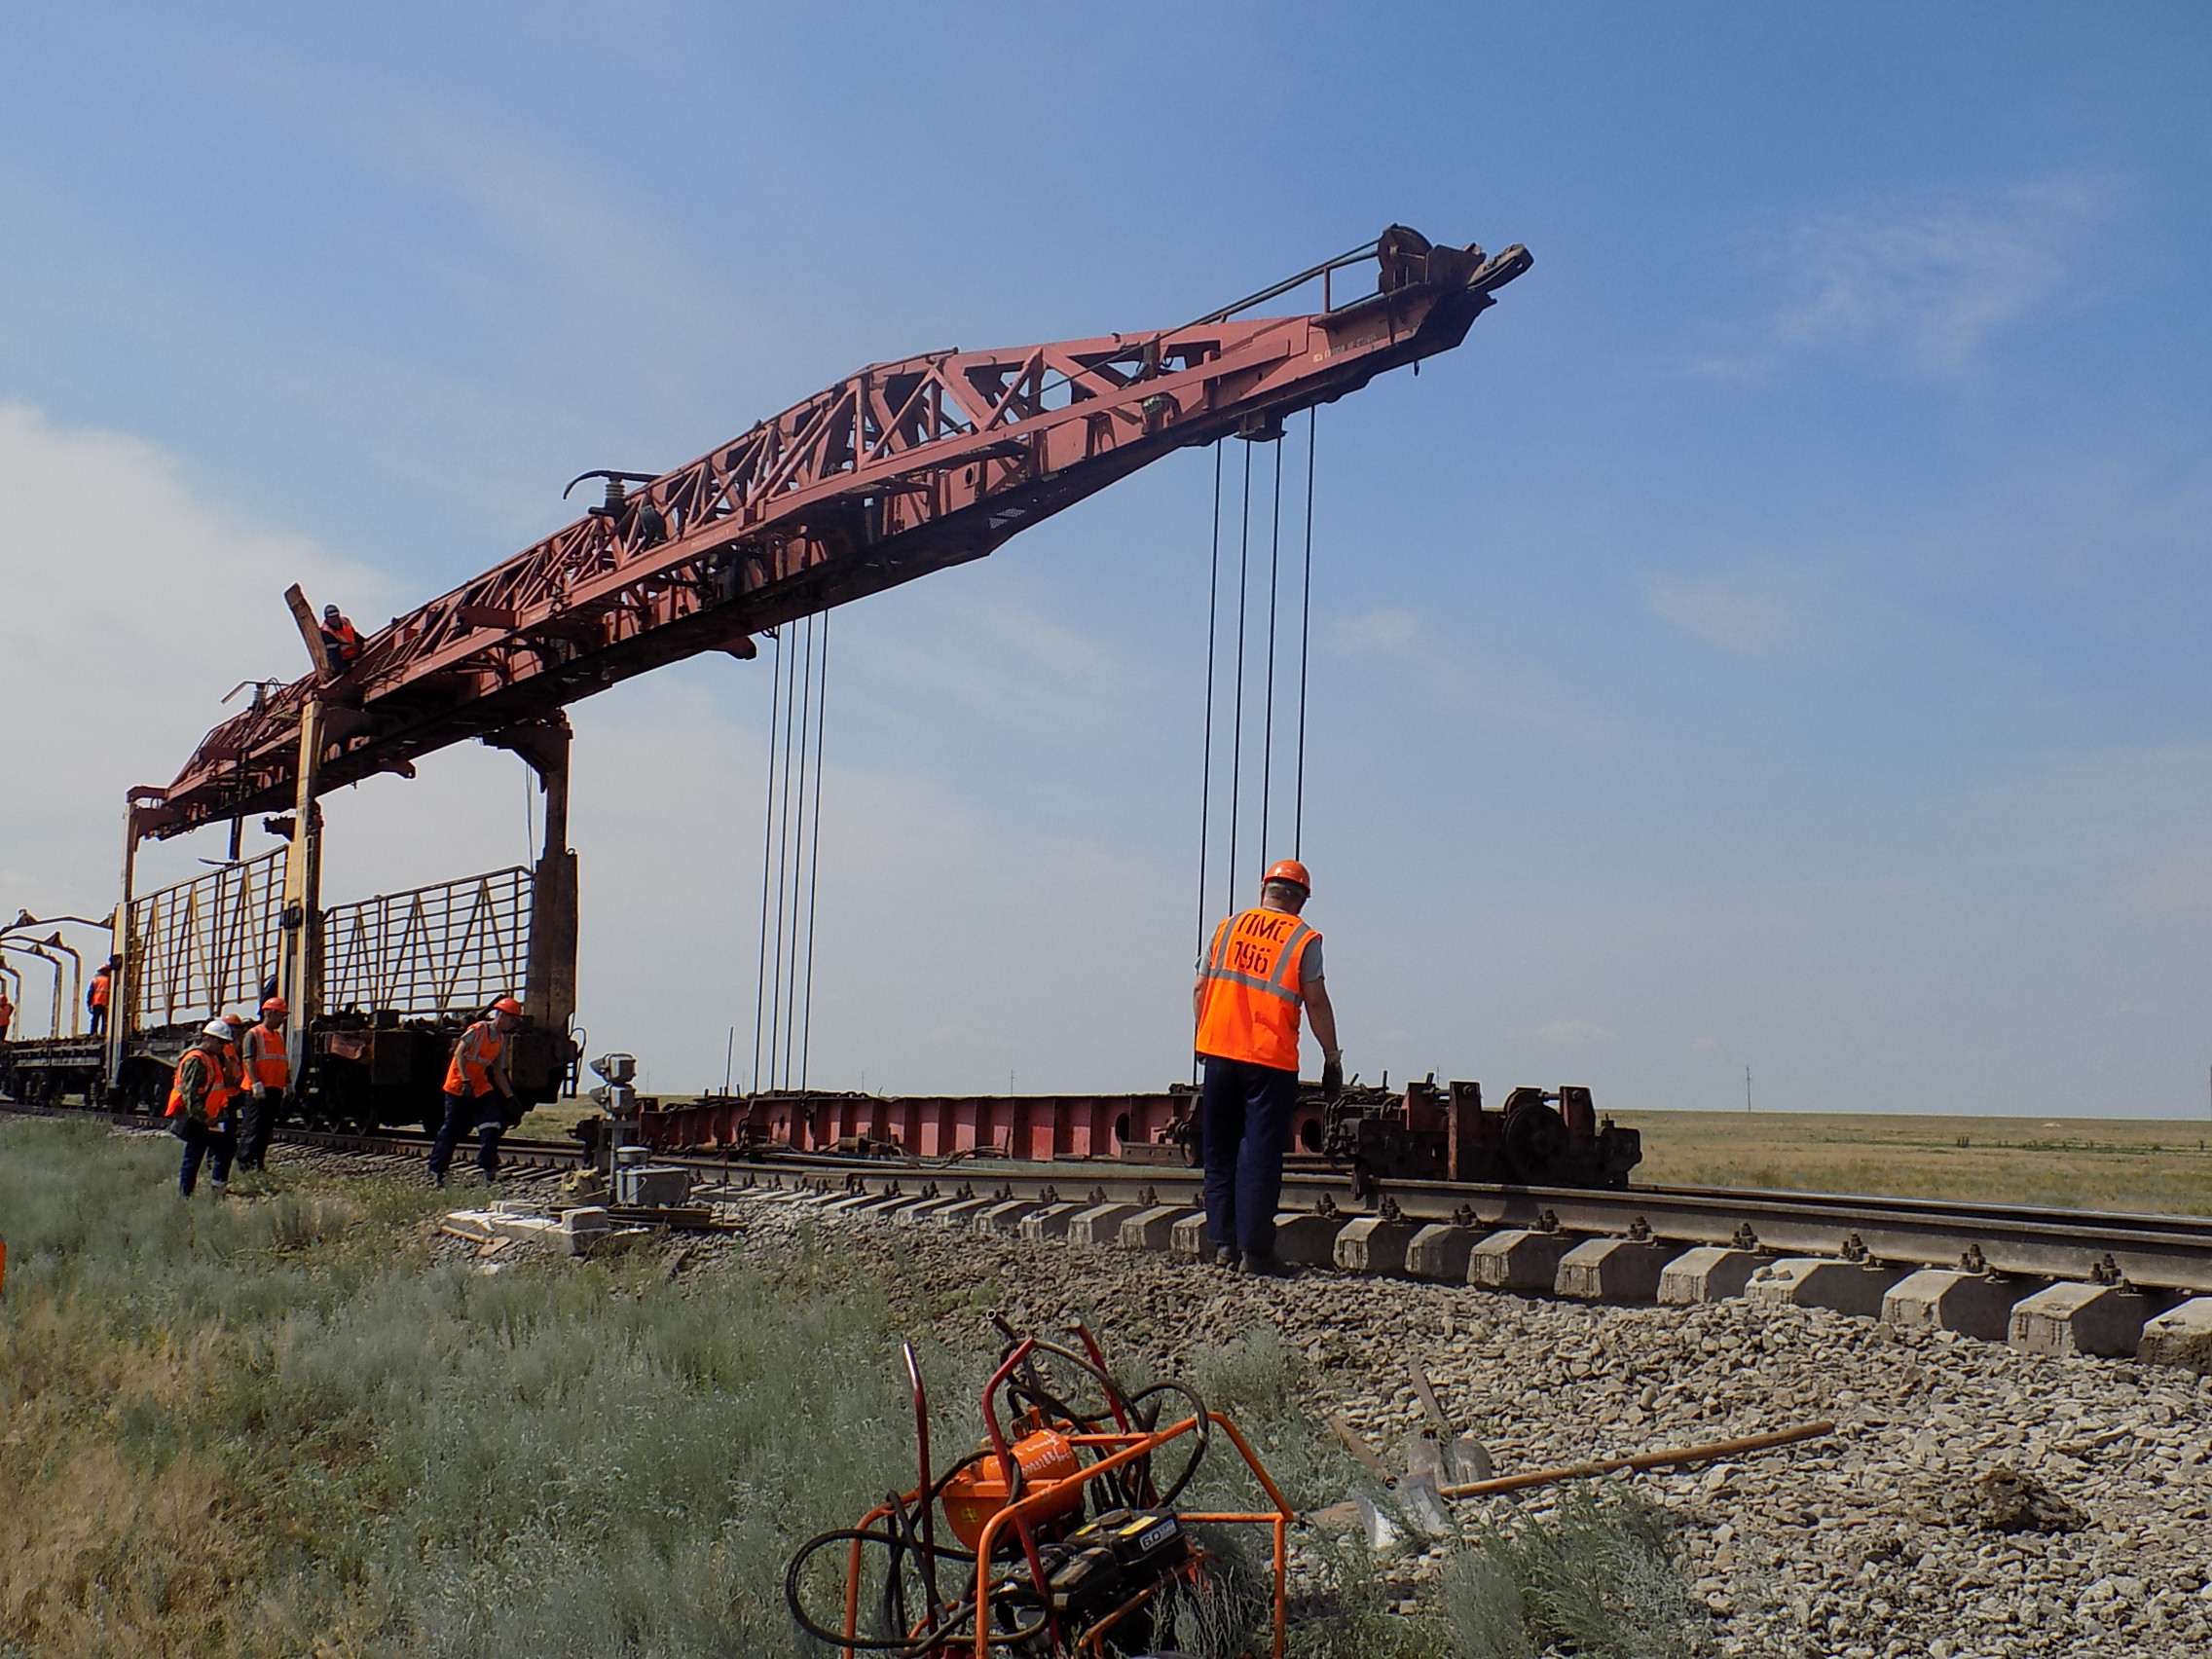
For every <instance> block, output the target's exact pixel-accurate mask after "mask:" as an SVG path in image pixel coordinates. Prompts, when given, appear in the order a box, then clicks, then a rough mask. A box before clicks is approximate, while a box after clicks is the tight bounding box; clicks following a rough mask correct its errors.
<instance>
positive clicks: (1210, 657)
mask: <svg viewBox="0 0 2212 1659" xmlns="http://www.w3.org/2000/svg"><path fill="white" fill-rule="evenodd" d="M1222 441H1223V440H1221V439H1219V438H1216V439H1215V440H1214V446H1213V538H1212V539H1213V553H1212V557H1211V562H1210V564H1209V566H1208V568H1207V571H1206V724H1205V742H1204V746H1203V749H1202V751H1201V757H1200V759H1199V762H1198V962H1199V963H1200V964H1201V965H1202V964H1203V963H1204V961H1205V958H1206V949H1207V933H1206V854H1207V851H1208V850H1209V846H1210V837H1211V835H1212V831H1213V684H1214V664H1215V658H1216V656H1217V655H1218V651H1217V648H1216V645H1215V638H1216V634H1217V631H1218V629H1219V626H1220V620H1221V445H1222ZM1191 1081H1192V1082H1193V1083H1196V1082H1198V1054H1197V1053H1196V1052H1195V1051H1194V1052H1193V1053H1192V1055H1191Z"/></svg>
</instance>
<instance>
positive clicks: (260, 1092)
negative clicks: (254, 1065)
mask: <svg viewBox="0 0 2212 1659" xmlns="http://www.w3.org/2000/svg"><path fill="white" fill-rule="evenodd" d="M253 1098H254V1100H255V1101H256V1102H257V1103H258V1104H260V1105H263V1106H266V1105H268V1104H269V1086H268V1085H267V1084H265V1083H260V1084H255V1085H254V1088H253Z"/></svg>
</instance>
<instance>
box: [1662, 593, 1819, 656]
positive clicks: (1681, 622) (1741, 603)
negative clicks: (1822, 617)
mask: <svg viewBox="0 0 2212 1659" xmlns="http://www.w3.org/2000/svg"><path fill="white" fill-rule="evenodd" d="M1647 598H1648V601H1649V603H1650V606H1651V613H1652V614H1653V615H1654V616H1657V617H1658V618H1659V619H1660V620H1661V621H1663V622H1670V623H1673V624H1674V625H1675V626H1676V627H1677V628H1679V629H1680V630H1681V631H1682V632H1683V633H1685V634H1688V635H1690V636H1691V637H1692V638H1693V639H1699V640H1703V641H1704V642H1705V643H1706V644H1707V645H1713V646H1715V647H1717V648H1718V649H1720V650H1724V651H1726V652H1728V653H1729V654H1730V655H1732V656H1740V657H1762V656H1770V655H1772V654H1773V653H1774V652H1775V651H1777V650H1779V649H1781V647H1782V646H1784V645H1788V643H1789V642H1790V640H1791V639H1793V638H1794V637H1795V635H1796V632H1797V617H1796V615H1795V613H1794V612H1793V611H1791V610H1790V609H1789V608H1788V607H1787V606H1784V605H1780V604H1777V603H1776V602H1774V601H1773V600H1770V599H1762V598H1759V597H1758V596H1756V595H1753V594H1748V593H1743V592H1740V591H1738V590H1737V589H1734V588H1730V587H1726V586H1723V585H1722V584H1720V583H1718V582H1691V581H1683V580H1681V579H1679V578H1677V577H1675V576H1661V577H1659V578H1657V579H1656V580H1655V581H1653V582H1652V584H1651V589H1650V592H1649V594H1648V595H1647Z"/></svg>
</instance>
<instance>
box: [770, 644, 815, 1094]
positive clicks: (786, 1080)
mask: <svg viewBox="0 0 2212 1659" xmlns="http://www.w3.org/2000/svg"><path fill="white" fill-rule="evenodd" d="M795 672H796V679H797V682H798V744H797V755H798V774H797V778H798V781H797V784H796V786H795V792H796V798H797V802H798V807H797V812H796V815H795V816H796V828H795V830H794V832H793V838H792V872H791V886H792V898H791V938H790V941H789V950H790V960H789V962H788V964H787V965H786V967H785V970H784V972H783V976H782V977H783V984H784V1017H783V1030H784V1057H783V1071H782V1073H781V1075H780V1077H779V1078H778V1085H779V1087H780V1088H783V1089H785V1090H786V1091H787V1092H788V1091H789V1090H790V1088H791V1086H792V1051H793V1048H794V1047H796V1044H797V1038H798V1033H797V1031H796V1030H795V1028H794V1027H795V1025H796V1019H795V1017H794V1016H795V1014H796V1013H797V1010H796V1007H795V1004H796V1002H797V999H798V945H799V932H798V919H799V911H800V910H801V909H802V908H803V907H804V906H805V903H806V870H805V859H806V774H807V756H806V746H807V738H808V736H809V727H810V725H811V723H812V721H813V717H814V618H813V617H812V616H811V615H810V616H808V617H807V619H806V639H805V643H804V644H803V645H801V646H800V647H799V663H798V667H797V669H796V671H795ZM789 787H791V786H787V788H789Z"/></svg>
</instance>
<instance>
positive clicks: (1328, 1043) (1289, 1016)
mask: <svg viewBox="0 0 2212 1659" xmlns="http://www.w3.org/2000/svg"><path fill="white" fill-rule="evenodd" d="M1312 885H1313V884H1312V880H1311V878H1310V877H1309V875H1308V874H1307V872H1306V866H1304V865H1302V864H1300V863H1299V862H1298V861H1297V860H1296V859H1284V860H1282V861H1280V862H1279V863H1277V864H1274V865H1272V866H1269V868H1268V873H1267V874H1266V876H1265V877H1263V878H1262V880H1261V884H1260V903H1259V904H1258V906H1257V907H1256V908H1254V909H1250V910H1242V911H1239V912H1238V913H1237V914H1235V915H1234V916H1232V917H1230V918H1229V919H1228V920H1227V921H1225V922H1223V923H1222V924H1221V925H1220V926H1219V927H1217V928H1215V929H1214V930H1213V942H1212V943H1211V944H1210V945H1209V946H1208V947H1207V949H1206V958H1205V961H1204V962H1203V963H1201V964H1200V965H1199V968H1198V984H1197V985H1195V986H1194V987H1193V988H1192V991H1191V1009H1192V1013H1193V1014H1194V1016H1195V1017H1196V1019H1197V1021H1198V1057H1199V1059H1200V1060H1202V1061H1203V1062H1204V1064H1205V1082H1204V1090H1203V1092H1202V1094H1201V1095H1200V1096H1199V1126H1200V1131H1201V1133H1202V1135H1203V1138H1204V1143H1205V1202H1206V1236H1207V1237H1208V1238H1210V1239H1211V1240H1212V1241H1213V1245H1214V1260H1215V1261H1216V1262H1218V1263H1220V1264H1221V1265H1222V1266H1223V1267H1231V1268H1233V1267H1236V1266H1239V1265H1241V1266H1242V1268H1243V1270H1244V1271H1245V1272H1248V1273H1264V1274H1269V1275H1272V1276H1274V1277H1282V1276H1284V1275H1285V1274H1286V1272H1287V1270H1286V1269H1285V1268H1284V1267H1283V1265H1282V1263H1281V1261H1280V1260H1279V1259H1278V1258H1277V1257H1276V1255H1275V1204H1276V1202H1277V1201H1278V1200H1279V1199H1280V1198H1281V1196H1282V1159H1283V1152H1284V1150H1285V1147H1286V1145H1287V1143H1288V1141H1289V1139H1290V1118H1291V1111H1292V1109H1293V1108H1294V1107H1295V1106H1296V1105H1297V1103H1298V1014H1299V1010H1300V1009H1301V1008H1303V1009H1304V1010H1305V1011H1306V1014H1307V1017H1308V1018H1309V1019H1310V1020H1311V1021H1312V1024H1313V1036H1314V1040H1315V1041H1316V1042H1318V1043H1319V1044H1320V1045H1321V1054H1322V1067H1321V1086H1322V1088H1323V1089H1324V1090H1325V1091H1326V1092H1327V1093H1328V1095H1329V1097H1330V1098H1331V1099H1334V1098H1335V1097H1336V1096H1337V1095H1338V1093H1340V1092H1341V1091H1342V1090H1343V1088H1344V1054H1343V1052H1342V1051H1340V1050H1339V1049H1338V1047H1337V1014H1336V1010H1335V1009H1333V1008H1332V1007H1331V1006H1330V1005H1329V988H1328V986H1327V985H1326V984H1325V983H1324V982H1323V980H1322V977H1321V936H1320V935H1319V934H1318V933H1316V932H1315V931H1314V930H1313V929H1312V928H1311V927H1309V926H1308V925H1307V924H1306V923H1305V922H1302V921H1300V920H1299V912H1300V911H1302V910H1304V909H1305V908H1306V899H1307V895H1308V894H1309V893H1310V892H1311V891H1312Z"/></svg>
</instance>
